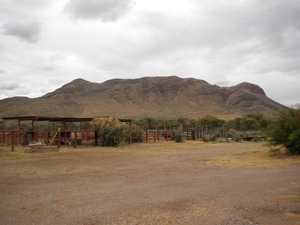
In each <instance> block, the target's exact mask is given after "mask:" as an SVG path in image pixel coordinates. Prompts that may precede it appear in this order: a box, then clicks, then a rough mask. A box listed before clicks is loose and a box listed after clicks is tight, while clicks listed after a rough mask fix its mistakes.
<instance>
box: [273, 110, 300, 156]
mask: <svg viewBox="0 0 300 225" xmlns="http://www.w3.org/2000/svg"><path fill="white" fill-rule="evenodd" d="M269 137H270V140H269V142H270V144H271V145H275V146H276V145H283V146H285V147H286V148H287V149H288V150H289V151H290V152H291V153H292V154H300V109H293V108H284V109H282V110H280V111H279V112H278V117H277V119H276V120H275V121H274V124H273V127H272V128H271V129H270V131H269Z"/></svg>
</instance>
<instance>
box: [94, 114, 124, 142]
mask: <svg viewBox="0 0 300 225" xmlns="http://www.w3.org/2000/svg"><path fill="white" fill-rule="evenodd" d="M90 125H91V126H92V127H93V128H94V129H95V130H96V131H97V133H98V135H99V137H100V145H101V146H117V145H118V144H120V143H121V142H123V141H125V139H126V136H127V130H128V127H127V125H126V124H124V123H122V122H120V121H119V120H117V119H113V118H112V117H97V118H94V119H93V120H92V121H91V123H90Z"/></svg>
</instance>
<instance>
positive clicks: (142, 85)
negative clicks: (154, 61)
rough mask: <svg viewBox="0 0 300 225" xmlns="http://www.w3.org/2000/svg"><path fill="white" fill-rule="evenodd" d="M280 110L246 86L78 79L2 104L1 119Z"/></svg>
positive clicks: (235, 113) (188, 80)
mask: <svg viewBox="0 0 300 225" xmlns="http://www.w3.org/2000/svg"><path fill="white" fill-rule="evenodd" d="M281 107H282V105H280V104H279V103H277V102H275V101H273V100H271V99H270V98H268V97H267V96H266V94H265V92H264V91H263V89H261V88H260V87H259V86H257V85H254V84H249V83H241V84H239V85H237V86H234V87H219V86H216V85H210V84H209V83H207V82H206V81H203V80H198V79H193V78H185V79H183V78H179V77H176V76H172V77H144V78H140V79H113V80H108V81H106V82H104V83H91V82H89V81H86V80H83V79H76V80H74V81H72V82H70V83H68V84H66V85H64V86H62V87H61V88H59V89H57V90H55V91H54V92H51V93H48V94H46V95H44V96H42V97H39V98H35V99H29V98H24V97H14V98H8V99H3V100H0V116H1V117H3V116H25V115H43V116H64V117H67V116H72V117H96V116H107V115H109V116H112V117H116V118H132V119H137V118H144V117H147V116H148V117H154V118H174V117H189V118H201V117H203V116H206V115H213V116H217V117H222V118H226V117H234V116H241V115H245V114H249V113H261V114H263V115H265V116H267V117H270V116H273V115H274V113H275V112H276V111H277V110H278V109H279V108H281Z"/></svg>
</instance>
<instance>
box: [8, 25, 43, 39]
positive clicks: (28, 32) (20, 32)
mask: <svg viewBox="0 0 300 225" xmlns="http://www.w3.org/2000/svg"><path fill="white" fill-rule="evenodd" d="M2 29H3V34H5V35H11V36H15V37H18V38H20V39H21V40H23V41H26V42H29V43H36V42H38V41H39V40H40V38H41V37H40V32H41V25H40V24H39V23H37V22H35V21H19V22H8V23H5V24H4V25H3V26H2Z"/></svg>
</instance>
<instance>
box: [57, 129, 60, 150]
mask: <svg viewBox="0 0 300 225" xmlns="http://www.w3.org/2000/svg"><path fill="white" fill-rule="evenodd" d="M57 135H58V136H57V148H58V149H59V148H60V130H59V131H58V134H57Z"/></svg>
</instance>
